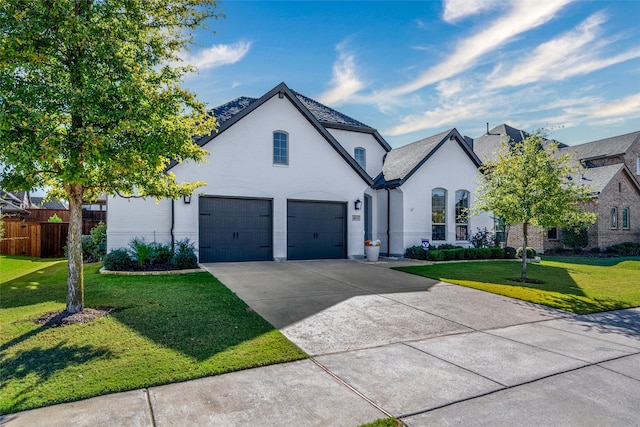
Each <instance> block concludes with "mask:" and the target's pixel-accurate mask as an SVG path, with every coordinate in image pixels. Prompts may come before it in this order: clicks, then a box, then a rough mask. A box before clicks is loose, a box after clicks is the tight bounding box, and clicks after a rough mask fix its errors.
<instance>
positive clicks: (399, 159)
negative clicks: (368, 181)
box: [373, 128, 482, 188]
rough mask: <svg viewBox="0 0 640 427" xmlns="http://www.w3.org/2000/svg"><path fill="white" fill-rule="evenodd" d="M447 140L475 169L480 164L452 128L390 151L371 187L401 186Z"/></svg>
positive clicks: (463, 139)
mask: <svg viewBox="0 0 640 427" xmlns="http://www.w3.org/2000/svg"><path fill="white" fill-rule="evenodd" d="M449 140H453V141H456V142H457V143H458V145H459V146H460V148H462V150H463V151H464V152H465V153H466V155H467V156H468V157H469V158H470V159H471V161H472V162H473V163H474V165H475V166H476V167H479V166H480V165H481V164H482V162H481V161H480V159H479V158H478V156H476V155H475V153H474V152H473V151H472V150H471V148H470V147H469V145H468V143H467V142H466V140H465V138H464V137H463V136H462V135H460V133H459V132H458V131H457V130H456V129H455V128H453V129H451V130H448V131H444V132H441V133H439V134H436V135H433V136H430V137H427V138H424V139H421V140H419V141H416V142H413V143H411V144H407V145H404V146H402V147H398V148H394V149H393V150H391V151H390V152H389V153H387V155H386V157H385V159H384V164H383V165H382V173H381V174H380V175H379V176H378V177H377V178H376V179H375V182H374V185H373V187H374V188H395V187H398V186H400V185H402V184H403V183H404V182H405V181H406V180H407V179H409V178H410V177H411V175H413V174H414V173H415V172H416V171H417V170H418V169H420V167H421V166H422V165H423V164H424V163H426V162H427V160H429V158H430V157H431V156H433V154H434V153H435V152H436V151H438V149H439V148H440V147H442V145H443V144H444V143H445V142H447V141H449Z"/></svg>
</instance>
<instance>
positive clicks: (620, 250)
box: [607, 242, 640, 256]
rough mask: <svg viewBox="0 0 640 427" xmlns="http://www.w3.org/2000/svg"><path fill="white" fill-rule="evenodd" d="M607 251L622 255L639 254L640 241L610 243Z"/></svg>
mask: <svg viewBox="0 0 640 427" xmlns="http://www.w3.org/2000/svg"><path fill="white" fill-rule="evenodd" d="M607 252H608V253H613V254H617V255H622V256H633V255H640V243H634V242H624V243H619V244H617V245H611V246H609V247H608V248H607Z"/></svg>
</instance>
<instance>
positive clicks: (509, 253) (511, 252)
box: [504, 246, 517, 259]
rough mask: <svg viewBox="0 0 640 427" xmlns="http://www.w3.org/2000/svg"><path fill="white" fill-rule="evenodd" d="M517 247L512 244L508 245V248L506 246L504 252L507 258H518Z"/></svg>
mask: <svg viewBox="0 0 640 427" xmlns="http://www.w3.org/2000/svg"><path fill="white" fill-rule="evenodd" d="M516 252H517V251H516V248H513V247H511V246H507V247H506V248H504V254H505V258H507V259H515V258H516Z"/></svg>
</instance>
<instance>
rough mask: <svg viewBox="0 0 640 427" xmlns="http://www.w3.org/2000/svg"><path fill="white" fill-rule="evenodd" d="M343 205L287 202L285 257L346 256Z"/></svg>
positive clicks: (345, 226) (324, 257)
mask: <svg viewBox="0 0 640 427" xmlns="http://www.w3.org/2000/svg"><path fill="white" fill-rule="evenodd" d="M346 207H347V206H346V204H345V203H337V202H306V201H305V202H302V201H292V200H289V201H288V202H287V259H290V260H296V259H336V258H345V257H346V256H347V251H346V241H347V238H346V235H347V222H346Z"/></svg>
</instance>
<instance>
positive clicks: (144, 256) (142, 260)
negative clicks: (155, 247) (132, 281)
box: [129, 237, 152, 268]
mask: <svg viewBox="0 0 640 427" xmlns="http://www.w3.org/2000/svg"><path fill="white" fill-rule="evenodd" d="M151 251H152V249H151V246H149V245H148V244H147V242H145V241H144V239H143V238H139V237H135V238H134V239H133V240H131V242H129V252H130V253H131V257H132V258H133V259H134V260H135V261H136V262H137V263H138V266H139V267H140V268H144V266H145V265H147V264H151Z"/></svg>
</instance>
